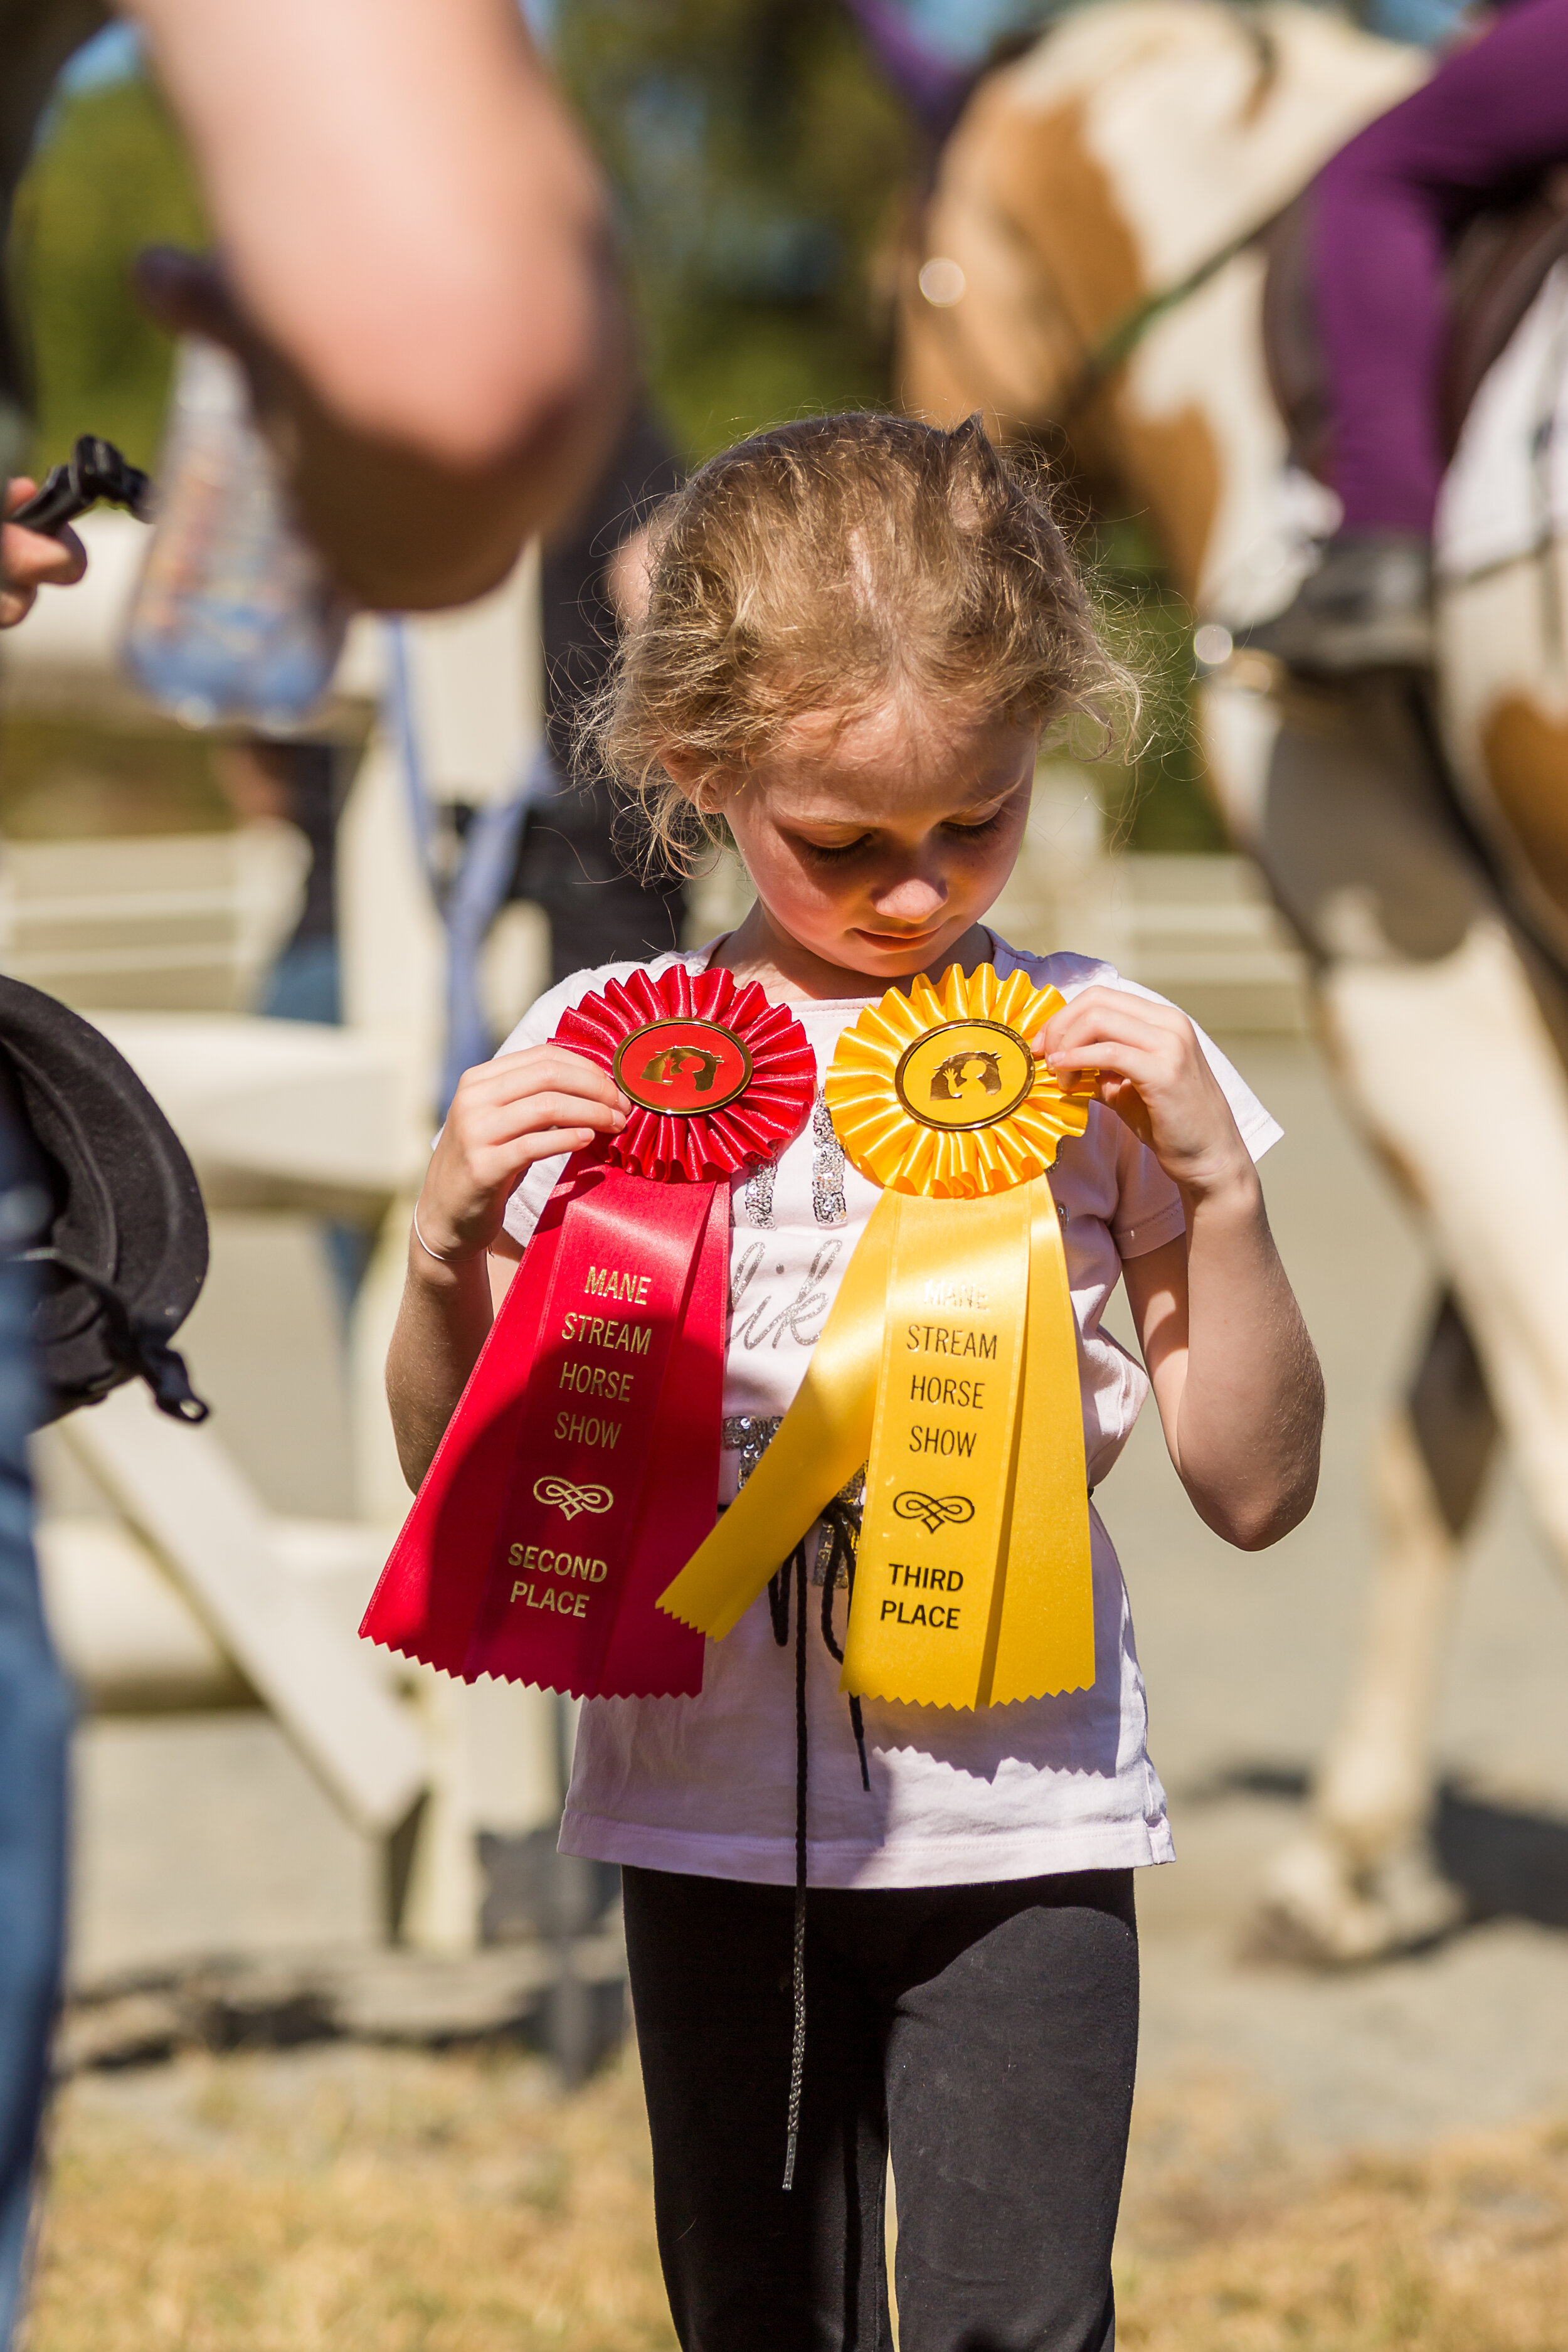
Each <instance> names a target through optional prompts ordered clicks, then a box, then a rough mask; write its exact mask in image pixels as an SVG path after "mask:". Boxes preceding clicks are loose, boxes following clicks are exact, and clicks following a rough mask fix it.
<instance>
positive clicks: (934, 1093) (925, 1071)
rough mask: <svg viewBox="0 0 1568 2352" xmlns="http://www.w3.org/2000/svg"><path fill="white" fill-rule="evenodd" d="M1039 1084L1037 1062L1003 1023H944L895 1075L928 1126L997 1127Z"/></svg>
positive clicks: (918, 1043) (901, 1093)
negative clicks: (1036, 1078)
mask: <svg viewBox="0 0 1568 2352" xmlns="http://www.w3.org/2000/svg"><path fill="white" fill-rule="evenodd" d="M1034 1083H1035V1057H1034V1055H1033V1054H1032V1053H1031V1052H1030V1051H1029V1048H1028V1046H1027V1045H1026V1044H1025V1042H1024V1040H1023V1038H1022V1037H1020V1036H1019V1034H1018V1033H1017V1031H1016V1029H1009V1028H1006V1027H1005V1025H1004V1024H1003V1023H1001V1022H1000V1021H944V1022H943V1023H942V1025H941V1027H940V1028H937V1029H930V1030H928V1031H927V1032H926V1034H925V1035H924V1036H923V1037H917V1038H916V1040H915V1042H914V1044H913V1045H910V1047H909V1048H908V1049H907V1050H906V1052H905V1053H904V1055H903V1056H902V1058H901V1059H900V1063H899V1066H898V1069H897V1070H896V1071H895V1073H894V1076H893V1085H894V1087H895V1088H896V1089H897V1092H898V1097H899V1100H900V1102H901V1103H902V1105H903V1107H904V1108H905V1109H906V1110H907V1111H908V1112H909V1114H910V1118H918V1119H919V1120H920V1122H921V1126H922V1127H938V1128H945V1129H950V1130H952V1131H954V1132H956V1131H959V1130H961V1129H972V1128H977V1127H994V1126H995V1124H996V1122H997V1120H998V1119H1003V1118H1010V1117H1011V1116H1012V1114H1013V1112H1014V1111H1016V1109H1017V1108H1018V1106H1019V1104H1020V1103H1021V1102H1023V1100H1024V1099H1025V1097H1026V1095H1027V1094H1028V1092H1029V1089H1030V1087H1032V1086H1033V1085H1034Z"/></svg>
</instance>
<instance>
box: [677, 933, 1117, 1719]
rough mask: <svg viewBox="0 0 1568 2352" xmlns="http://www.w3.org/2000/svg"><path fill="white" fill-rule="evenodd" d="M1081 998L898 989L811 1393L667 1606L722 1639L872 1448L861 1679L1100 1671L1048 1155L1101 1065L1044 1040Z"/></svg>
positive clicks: (837, 1078) (877, 1027) (880, 1684)
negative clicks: (1078, 1065) (1052, 1051)
mask: <svg viewBox="0 0 1568 2352" xmlns="http://www.w3.org/2000/svg"><path fill="white" fill-rule="evenodd" d="M1061 1005H1062V998H1061V996H1060V995H1059V994H1058V992H1057V990H1055V989H1054V988H1046V989H1037V988H1036V987H1034V986H1033V985H1032V984H1031V982H1030V981H1029V979H1028V977H1027V975H1026V973H1025V972H1022V971H1016V972H1014V973H1012V974H1011V976H1010V977H1009V978H1008V979H1007V980H1005V981H1000V980H998V979H997V976H996V973H995V971H994V968H993V967H992V966H990V965H988V964H985V965H982V966H980V968H979V969H978V970H977V971H974V972H973V973H971V974H969V975H968V976H967V977H966V976H965V975H964V974H963V972H962V971H959V970H958V969H957V968H956V967H954V968H953V969H952V971H948V972H947V973H945V974H944V976H943V978H942V982H941V985H940V987H939V988H932V987H931V984H930V982H927V981H925V980H923V979H922V980H917V981H916V982H914V984H913V986H912V988H911V989H910V991H909V992H908V993H907V994H906V993H905V992H903V991H902V990H901V989H889V992H888V993H887V995H886V996H884V997H883V998H882V1000H881V1002H880V1003H878V1004H876V1005H873V1006H871V1007H870V1008H869V1009H868V1011H867V1012H865V1013H862V1014H861V1015H860V1018H859V1019H858V1021H857V1022H856V1023H854V1024H853V1025H852V1026H851V1027H850V1028H848V1029H847V1030H846V1032H845V1033H844V1035H843V1036H842V1037H841V1039H840V1040H839V1044H838V1050H837V1053H836V1054H835V1055H834V1058H833V1066H832V1068H831V1069H830V1071H829V1072H828V1076H827V1080H826V1097H827V1105H828V1109H829V1111H830V1112H831V1114H832V1118H833V1124H834V1127H835V1129H836V1130H837V1135H838V1138H839V1140H840V1142H841V1143H842V1144H843V1146H844V1149H845V1151H846V1152H847V1155H848V1157H849V1158H850V1159H851V1160H853V1161H854V1163H855V1165H856V1167H857V1168H858V1169H859V1170H860V1171H861V1173H862V1174H863V1175H867V1176H869V1177H870V1178H871V1179H872V1180H873V1181H875V1182H877V1183H879V1184H880V1185H881V1186H882V1188H883V1192H882V1198H881V1200H880V1201H879V1202H878V1203H877V1206H876V1208H875V1210H874V1211H873V1212H872V1214H871V1218H870V1222H869V1223H868V1226H867V1228H866V1232H865V1234H864V1236H863V1238H862V1240H861V1242H860V1244H859V1247H858V1249H857V1250H856V1252H855V1255H854V1256H853V1257H852V1258H851V1260H850V1262H849V1264H848V1265H847V1268H846V1269H845V1274H844V1280H843V1283H842V1285H841V1286H840V1288H839V1292H838V1296H837V1299H836V1300H835V1301H834V1305H833V1307H832V1311H831V1312H830V1314H829V1315H828V1318H827V1320H826V1323H825V1324H824V1326H823V1328H822V1334H821V1337H820V1338H819V1339H818V1340H817V1342H816V1348H815V1349H813V1351H812V1359H811V1363H810V1366H809V1367H808V1369H807V1371H806V1375H805V1380H804V1381H802V1383H801V1387H800V1391H799V1392H798V1394H797V1395H796V1397H795V1402H794V1403H793V1404H792V1405H791V1407H790V1409H789V1412H787V1413H786V1414H785V1416H784V1422H783V1424H782V1425H781V1427H780V1429H779V1431H778V1433H777V1435H776V1436H775V1437H774V1439H773V1444H771V1445H770V1446H769V1447H768V1449H767V1451H766V1453H765V1454H763V1457H762V1460H761V1461H760V1462H759V1464H758V1465H757V1467H756V1468H755V1470H754V1471H753V1472H752V1475H751V1477H750V1478H749V1479H748V1480H747V1482H746V1484H745V1486H743V1487H742V1489H741V1492H740V1494H739V1496H737V1497H736V1500H735V1501H734V1502H733V1503H732V1504H731V1507H730V1508H729V1510H728V1511H727V1512H726V1513H725V1514H724V1516H723V1517H721V1520H720V1522H719V1525H718V1526H717V1527H716V1528H714V1530H713V1533H712V1534H711V1535H710V1537H709V1538H708V1539H707V1541H706V1542H705V1543H704V1544H703V1545H702V1547H701V1549H700V1550H699V1551H698V1552H697V1553H695V1554H694V1556H693V1557H692V1559H690V1560H689V1561H688V1563H687V1565H686V1567H685V1568H684V1569H683V1570H681V1572H680V1574H679V1576H678V1577H677V1578H676V1580H675V1581H674V1583H673V1584H671V1585H670V1586H669V1588H668V1591H666V1592H664V1593H663V1594H662V1595H661V1597H660V1601H659V1606H660V1607H661V1608H663V1609H667V1610H668V1611H669V1612H670V1613H671V1614H672V1615H673V1616H676V1617H679V1619H681V1621H682V1622H684V1623H686V1624H689V1625H693V1626H696V1627H697V1628H698V1629H699V1630H700V1632H702V1633H707V1634H710V1635H711V1636H712V1637H713V1638H714V1639H715V1640H717V1639H720V1638H721V1637H722V1636H723V1635H724V1634H725V1633H729V1632H730V1631H731V1627H732V1626H734V1625H735V1624H736V1623H737V1622H739V1620H740V1618H741V1617H742V1615H743V1614H744V1612H745V1611H746V1610H747V1609H748V1608H750V1606H751V1604H752V1601H754V1600H755V1599H756V1597H757V1595H758V1594H759V1593H760V1592H761V1591H762V1590H763V1586H764V1585H765V1584H766V1582H767V1580H768V1578H769V1576H770V1575H771V1574H772V1573H773V1569H774V1567H775V1565H776V1564H777V1562H778V1561H779V1560H780V1559H783V1558H784V1556H785V1555H786V1554H787V1553H788V1552H789V1551H790V1550H791V1549H793V1548H794V1546H795V1544H796V1543H798V1542H799V1541H800V1539H801V1538H802V1537H803V1536H804V1535H805V1533H806V1531H807V1529H808V1528H810V1527H811V1526H812V1524H813V1523H814V1521H815V1520H816V1518H818V1517H820V1515H821V1513H822V1510H823V1508H824V1507H825V1506H826V1503H827V1502H828V1501H829V1499H830V1498H831V1497H832V1496H834V1495H835V1494H837V1492H838V1490H839V1488H840V1487H841V1486H844V1485H845V1483H846V1482H847V1480H848V1479H850V1478H852V1477H853V1476H854V1475H855V1473H856V1472H857V1471H858V1469H859V1468H860V1466H861V1465H862V1464H864V1465H866V1503H865V1514H864V1519H863V1524H862V1528H861V1534H860V1541H859V1545H858V1553H857V1560H856V1572H855V1588H854V1598H853V1601H852V1602H851V1605H850V1612H849V1625H848V1632H847V1638H846V1641H845V1647H844V1674H843V1678H842V1682H843V1687H844V1688H845V1689H846V1690H847V1691H852V1692H854V1693H856V1694H857V1695H858V1696H863V1697H878V1698H889V1699H902V1700H907V1701H911V1702H914V1703H916V1704H924V1705H931V1706H991V1705H996V1704H1000V1703H1002V1702H1003V1701H1005V1700H1010V1699H1024V1698H1039V1697H1043V1696H1047V1694H1049V1693H1051V1692H1057V1691H1066V1690H1079V1689H1084V1688H1087V1687H1088V1686H1089V1685H1090V1684H1092V1682H1093V1680H1094V1614H1093V1604H1092V1591H1091V1584H1090V1570H1089V1493H1088V1482H1087V1479H1086V1476H1085V1470H1084V1452H1083V1419H1082V1407H1081V1403H1080V1402H1079V1367H1078V1327H1077V1324H1076V1322H1075V1320H1074V1318H1073V1311H1072V1300H1071V1297H1070V1295H1069V1292H1068V1277H1067V1262H1066V1258H1065V1255H1064V1254H1063V1250H1062V1238H1061V1226H1060V1222H1059V1220H1058V1215H1057V1208H1056V1202H1055V1200H1054V1199H1053V1197H1052V1194H1051V1188H1050V1181H1049V1178H1048V1176H1047V1172H1046V1171H1047V1169H1048V1168H1049V1167H1050V1165H1051V1163H1052V1162H1053V1160H1055V1158H1056V1153H1057V1147H1058V1144H1059V1143H1060V1141H1061V1139H1062V1138H1063V1137H1064V1136H1068V1135H1081V1134H1082V1133H1083V1131H1084V1129H1085V1127H1086V1126H1087V1124H1088V1119H1089V1112H1088V1102H1089V1098H1090V1097H1091V1095H1092V1091H1093V1084H1094V1081H1093V1076H1092V1074H1089V1075H1083V1074H1080V1075H1079V1077H1078V1078H1076V1079H1075V1080H1074V1081H1073V1082H1072V1083H1071V1085H1069V1086H1068V1087H1062V1086H1061V1085H1060V1084H1059V1083H1058V1080H1057V1079H1056V1078H1055V1077H1054V1076H1053V1075H1052V1074H1051V1072H1050V1071H1049V1070H1048V1069H1047V1068H1046V1066H1044V1064H1043V1063H1039V1062H1037V1061H1036V1059H1035V1056H1034V1054H1033V1052H1032V1051H1031V1049H1030V1045H1029V1040H1030V1039H1031V1038H1033V1037H1035V1036H1037V1034H1038V1033H1039V1031H1040V1030H1041V1029H1042V1028H1043V1027H1044V1025H1045V1024H1046V1023H1047V1021H1048V1020H1049V1019H1050V1018H1051V1015H1052V1014H1053V1013H1058V1012H1059V1011H1060V1009H1061Z"/></svg>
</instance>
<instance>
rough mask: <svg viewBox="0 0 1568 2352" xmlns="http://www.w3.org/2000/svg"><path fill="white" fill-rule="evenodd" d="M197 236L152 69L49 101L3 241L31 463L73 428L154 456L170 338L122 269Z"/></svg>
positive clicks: (137, 455) (184, 159) (132, 454)
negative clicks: (26, 356) (51, 108)
mask: <svg viewBox="0 0 1568 2352" xmlns="http://www.w3.org/2000/svg"><path fill="white" fill-rule="evenodd" d="M206 242H207V232H206V226H205V220H204V218H203V214H202V206H201V200H200V197H199V196H198V194H197V193H196V185H195V175H194V173H193V171H192V168H191V164H190V160H189V157H188V156H187V154H186V152H185V148H184V142H183V141H182V139H181V137H180V134H179V131H177V130H176V128H175V126H174V122H173V121H172V120H171V119H170V116H169V113H168V110H167V109H166V108H165V106H164V105H163V100H161V98H160V97H159V96H158V94H157V92H156V90H155V89H153V86H152V85H151V84H150V83H149V82H147V81H145V80H142V79H137V80H132V81H124V82H117V83H115V84H113V85H111V86H110V87H109V88H107V89H91V90H86V91H83V92H81V93H80V94H79V95H77V96H75V97H69V98H65V99H63V100H60V101H59V102H58V106H57V110H56V111H55V113H54V116H53V118H52V120H51V121H50V122H49V123H48V125H47V130H46V134H45V137H44V140H43V142H42V143H41V145H40V148H39V151H38V152H37V155H36V156H35V157H34V159H33V162H32V163H31V165H30V166H29V168H28V171H27V174H26V178H25V180H24V181H23V183H22V186H21V189H20V191H19V193H18V196H17V203H16V219H15V225H14V227H13V230H12V239H11V252H10V265H11V285H12V295H13V299H14V301H15V302H16V307H17V310H18V313H19V317H20V320H21V322H22V327H23V333H24V340H25V341H26V344H27V346H28V348H29V349H30V352H31V355H32V366H33V373H34V378H35V383H36V425H35V433H34V442H33V449H34V455H33V459H32V465H33V470H34V471H36V472H37V473H38V474H40V475H41V474H42V473H43V471H44V470H45V468H46V467H48V466H51V465H55V464H58V462H59V460H60V459H61V458H62V457H67V456H68V454H69V451H70V446H71V444H72V442H73V441H74V440H75V439H76V437H77V436H78V435H79V433H101V434H103V435H105V436H107V437H108V438H109V439H110V440H111V441H115V442H118V444H119V445H120V446H121V449H122V450H123V451H124V452H125V455H126V456H127V457H129V458H130V459H131V460H132V464H134V465H139V466H149V467H150V466H151V465H152V464H153V459H154V457H155V456H156V453H157V446H158V436H159V432H160V428H161V425H162V422H163V407H164V403H165V401H166V399H167V396H168V385H169V368H170V360H171V355H172V350H173V345H172V342H171V340H170V338H169V337H168V336H167V335H166V334H164V333H163V331H162V329H161V328H158V327H156V326H154V325H153V322H152V320H149V319H148V318H147V317H146V315H145V313H144V312H143V311H142V310H141V308H140V306H139V304H138V303H137V300H136V297H135V294H134V293H133V291H132V284H131V268H132V262H133V260H134V258H135V257H136V255H137V253H138V252H139V251H140V250H141V248H142V247H143V246H145V245H153V244H159V243H163V244H174V245H187V246H198V247H199V246H203V245H205V243H206Z"/></svg>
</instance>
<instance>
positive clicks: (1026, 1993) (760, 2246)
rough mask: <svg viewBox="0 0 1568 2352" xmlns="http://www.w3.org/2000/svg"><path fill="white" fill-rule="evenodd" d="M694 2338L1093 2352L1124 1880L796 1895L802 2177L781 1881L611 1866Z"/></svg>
mask: <svg viewBox="0 0 1568 2352" xmlns="http://www.w3.org/2000/svg"><path fill="white" fill-rule="evenodd" d="M625 1886H626V1950H627V1955H628V1958H629V1962H630V1972H631V1988H632V2001H633V2006H634V2008H635V2010H636V2013H637V2042H638V2046H639V2049H640V2052H641V2056H642V2069H643V2081H644V2083H645V2084H646V2086H647V2105H648V2118H649V2122H650V2125H651V2127H652V2132H653V2163H654V2198H655V2205H656V2210H657V2216H658V2246H659V2259H660V2261H661V2263H663V2266H664V2278H665V2284H666V2286H667V2287H668V2291H669V2300H670V2307H671V2310H672V2311H673V2313H674V2316H675V2326H676V2332H677V2334H678V2335H679V2338H680V2342H681V2345H682V2347H684V2352H891V2345H892V2334H891V2329H890V2326H889V2313H888V2292H887V2276H886V2266H885V2259H884V2236H883V2191H884V2183H885V2177H886V2167H887V2159H888V2152H889V2143H890V2146H891V2150H892V2159H893V2176H894V2180H895V2182H896V2185H897V2189H898V2198H899V2241H898V2272H897V2285H898V2297H899V2322H900V2339H901V2344H902V2352H1110V2347H1112V2345H1113V2344H1114V2342H1115V2337H1116V2320H1115V2310H1114V2305H1113V2303H1112V2300H1111V2291H1110V2246H1111V2240H1112V2237H1113V2236H1114V2233H1115V2229H1116V2209H1117V2202H1118V2200H1119V2198H1120V2196H1121V2170H1122V2163H1123V2159H1124V2157H1125V2154H1126V2147H1127V2126H1128V2119H1129V2116H1130V2115H1131V2105H1132V2074H1133V2067H1134V2063H1135V2059H1136V2055H1137V2044H1138V1935H1137V1928H1136V1926H1135V1923H1134V1919H1133V1911H1132V1874H1131V1871H1127V1870H1101V1871H1084V1872H1081V1873H1079V1874H1077V1875H1074V1876H1070V1877H1050V1878H1031V1879H1016V1880H1012V1881H1005V1882H1003V1883H1001V1884H998V1885H986V1886H933V1887H920V1888H890V1889H884V1890H871V1891H867V1892H857V1893H848V1892H840V1891H838V1890H837V1889H820V1888H819V1889H816V1890H814V1891H813V1893H812V1895H811V1896H810V1898H809V1904H808V1909H807V1927H806V2000H807V2027H806V2044H805V2097H804V2101H803V2104H802V2110H801V2132H800V2152H799V2158H798V2161H797V2166H796V2171H795V2186H794V2188H793V2189H791V2190H790V2192H789V2193H788V2194H787V2195H786V2194H785V2193H784V2190H783V2189H782V2187H781V2185H780V2184H781V2180H782V2177H783V2170H784V2135H785V2124H786V2109H787V2105H788V2098H789V2080H790V2043H791V2030H792V2010H791V1994H790V1983H791V1979H790V1955H791V1932H792V1908H793V1904H794V1895H793V1893H792V1890H791V1889H790V1888H788V1887H787V1886H752V1885H742V1884H741V1883H739V1882H737V1881H734V1880H730V1879H717V1878H689V1877H683V1876H677V1875H675V1874H671V1873H669V1872H668V1871H658V1870H635V1869H628V1870H626V1873H625Z"/></svg>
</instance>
